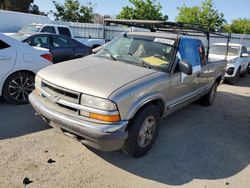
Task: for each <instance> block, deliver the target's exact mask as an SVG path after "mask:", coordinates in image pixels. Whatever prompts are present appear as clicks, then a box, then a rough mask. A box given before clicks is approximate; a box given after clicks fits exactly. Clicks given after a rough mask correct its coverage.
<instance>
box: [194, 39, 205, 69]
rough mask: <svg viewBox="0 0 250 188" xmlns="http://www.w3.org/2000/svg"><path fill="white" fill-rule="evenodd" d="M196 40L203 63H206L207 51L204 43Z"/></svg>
mask: <svg viewBox="0 0 250 188" xmlns="http://www.w3.org/2000/svg"><path fill="white" fill-rule="evenodd" d="M196 42H197V46H198V51H199V55H200V62H201V65H206V52H205V48H204V45H203V44H202V42H201V41H200V40H197V41H196Z"/></svg>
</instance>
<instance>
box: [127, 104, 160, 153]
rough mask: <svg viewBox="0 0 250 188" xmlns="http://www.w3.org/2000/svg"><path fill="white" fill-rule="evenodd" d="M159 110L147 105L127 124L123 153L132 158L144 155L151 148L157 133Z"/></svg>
mask: <svg viewBox="0 0 250 188" xmlns="http://www.w3.org/2000/svg"><path fill="white" fill-rule="evenodd" d="M159 120H160V112H159V108H157V107H156V106H154V105H149V106H146V107H145V108H143V109H142V110H141V111H139V112H138V113H137V114H136V116H135V117H134V118H133V119H132V121H131V122H130V123H129V128H128V133H129V134H128V138H127V140H126V141H125V143H124V147H123V151H124V152H125V153H127V154H128V155H131V156H133V157H141V156H143V155H145V154H146V153H147V152H148V151H149V150H150V148H151V147H152V146H153V144H154V142H155V140H156V137H157V135H158V132H159Z"/></svg>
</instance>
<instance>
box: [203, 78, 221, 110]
mask: <svg viewBox="0 0 250 188" xmlns="http://www.w3.org/2000/svg"><path fill="white" fill-rule="evenodd" d="M218 85H219V83H218V82H215V83H214V85H213V87H212V88H211V90H210V91H209V92H208V93H207V94H206V95H205V96H203V97H202V98H201V99H200V100H199V102H200V104H202V105H204V106H211V105H212V104H213V103H214V100H215V97H216V92H217V87H218Z"/></svg>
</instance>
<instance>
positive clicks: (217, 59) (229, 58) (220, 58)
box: [209, 54, 238, 61]
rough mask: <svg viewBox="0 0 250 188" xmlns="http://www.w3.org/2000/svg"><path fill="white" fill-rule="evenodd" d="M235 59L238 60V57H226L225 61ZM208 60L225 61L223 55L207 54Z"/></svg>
mask: <svg viewBox="0 0 250 188" xmlns="http://www.w3.org/2000/svg"><path fill="white" fill-rule="evenodd" d="M236 58H238V56H227V58H226V60H227V61H230V60H233V59H236ZM209 60H211V61H219V60H225V55H217V54H209Z"/></svg>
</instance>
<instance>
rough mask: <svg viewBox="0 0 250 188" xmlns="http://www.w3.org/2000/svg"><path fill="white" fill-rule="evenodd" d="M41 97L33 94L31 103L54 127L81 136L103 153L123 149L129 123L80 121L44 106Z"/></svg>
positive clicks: (84, 140) (89, 144)
mask: <svg viewBox="0 0 250 188" xmlns="http://www.w3.org/2000/svg"><path fill="white" fill-rule="evenodd" d="M40 99H42V97H41V96H39V95H38V94H36V93H35V92H32V93H31V94H30V95H29V101H30V103H31V105H32V106H33V107H34V109H35V110H36V111H37V113H38V114H39V115H41V116H42V117H44V118H45V119H46V122H47V123H48V124H50V125H51V126H52V127H57V128H60V129H62V130H64V131H67V132H70V133H73V134H74V135H77V136H80V137H81V138H82V139H81V142H82V143H83V144H85V145H88V146H90V147H93V148H95V149H98V150H101V151H114V150H118V149H121V148H122V146H123V144H124V141H125V140H126V139H127V137H128V133H127V131H125V128H126V127H127V124H128V121H120V122H117V123H113V124H100V123H94V122H89V121H85V120H82V119H78V118H76V117H72V116H69V115H67V114H63V113H61V112H58V111H56V110H54V109H52V108H50V107H48V106H47V105H45V104H43V102H42V100H40Z"/></svg>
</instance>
